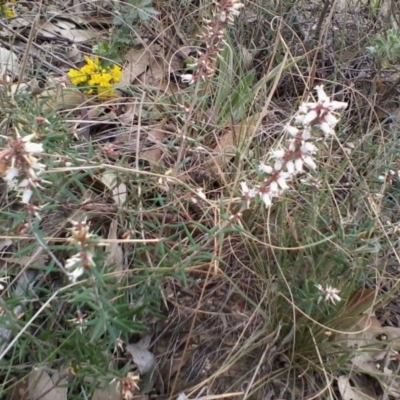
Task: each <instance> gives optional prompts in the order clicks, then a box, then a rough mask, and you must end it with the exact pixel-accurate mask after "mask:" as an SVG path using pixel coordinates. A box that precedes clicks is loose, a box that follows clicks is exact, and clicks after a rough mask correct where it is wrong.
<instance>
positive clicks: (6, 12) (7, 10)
mask: <svg viewBox="0 0 400 400" xmlns="http://www.w3.org/2000/svg"><path fill="white" fill-rule="evenodd" d="M0 9H1V14H3V15H4V16H5V17H6V18H14V17H15V13H14V11H13V9H12V8H10V7H8V6H6V5H1V6H0Z"/></svg>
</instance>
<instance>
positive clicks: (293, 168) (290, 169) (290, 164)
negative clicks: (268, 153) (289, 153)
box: [286, 160, 296, 175]
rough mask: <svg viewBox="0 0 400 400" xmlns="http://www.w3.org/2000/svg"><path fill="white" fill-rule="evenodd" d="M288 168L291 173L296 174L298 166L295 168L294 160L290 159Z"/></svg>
mask: <svg viewBox="0 0 400 400" xmlns="http://www.w3.org/2000/svg"><path fill="white" fill-rule="evenodd" d="M286 169H287V171H288V172H289V174H291V175H294V174H295V173H296V168H295V165H294V162H293V161H292V160H289V161H288V162H287V163H286Z"/></svg>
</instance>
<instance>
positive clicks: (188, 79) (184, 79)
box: [181, 74, 194, 85]
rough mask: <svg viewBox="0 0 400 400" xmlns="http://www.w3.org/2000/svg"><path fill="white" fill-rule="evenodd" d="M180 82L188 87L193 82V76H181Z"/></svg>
mask: <svg viewBox="0 0 400 400" xmlns="http://www.w3.org/2000/svg"><path fill="white" fill-rule="evenodd" d="M181 81H182V82H183V83H188V84H189V85H190V84H192V83H193V82H194V77H193V74H182V75H181Z"/></svg>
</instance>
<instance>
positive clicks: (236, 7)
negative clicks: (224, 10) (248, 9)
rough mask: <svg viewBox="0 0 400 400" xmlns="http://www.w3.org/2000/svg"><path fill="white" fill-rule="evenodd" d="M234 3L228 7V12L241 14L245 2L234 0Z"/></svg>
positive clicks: (236, 14)
mask: <svg viewBox="0 0 400 400" xmlns="http://www.w3.org/2000/svg"><path fill="white" fill-rule="evenodd" d="M232 3H233V4H232V6H231V7H229V8H228V12H229V13H230V14H231V15H233V16H235V17H236V16H238V15H239V14H240V9H241V8H242V7H244V4H243V3H239V2H237V1H236V0H233V1H232Z"/></svg>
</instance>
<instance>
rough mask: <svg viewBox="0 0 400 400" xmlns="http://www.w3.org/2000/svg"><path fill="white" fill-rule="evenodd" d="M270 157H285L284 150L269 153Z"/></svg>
mask: <svg viewBox="0 0 400 400" xmlns="http://www.w3.org/2000/svg"><path fill="white" fill-rule="evenodd" d="M271 155H272V157H273V158H275V159H281V158H283V157H284V156H285V150H283V149H278V150H274V151H272V152H271Z"/></svg>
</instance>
